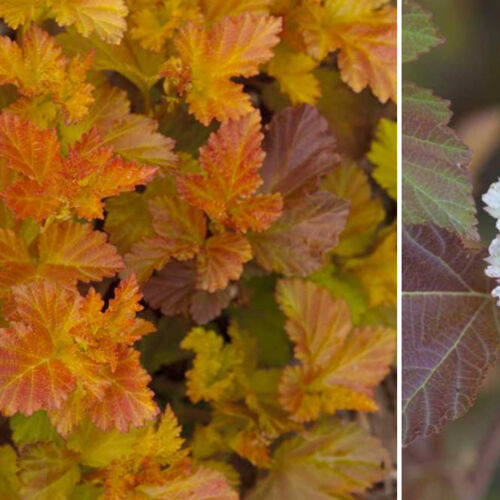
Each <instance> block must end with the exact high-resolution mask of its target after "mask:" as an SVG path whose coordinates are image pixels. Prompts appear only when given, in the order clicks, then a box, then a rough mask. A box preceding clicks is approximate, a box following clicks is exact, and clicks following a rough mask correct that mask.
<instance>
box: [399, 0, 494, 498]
mask: <svg viewBox="0 0 500 500" xmlns="http://www.w3.org/2000/svg"><path fill="white" fill-rule="evenodd" d="M419 3H420V4H421V5H422V6H424V7H426V8H427V9H428V10H430V11H431V12H433V14H434V22H435V24H436V25H437V26H438V27H439V29H440V31H441V34H442V35H443V36H444V38H445V39H446V43H445V44H443V45H441V46H439V47H437V48H436V49H434V50H432V51H431V52H430V53H429V54H426V55H424V56H421V57H420V59H419V60H418V61H417V62H414V63H410V64H405V65H404V66H403V78H404V80H410V81H413V82H415V83H417V84H419V85H421V86H423V87H426V88H430V89H433V90H434V92H435V93H436V94H437V95H439V96H441V97H444V98H446V99H449V100H450V101H451V108H452V110H453V112H454V117H453V121H452V126H453V127H454V128H455V129H456V130H457V131H458V133H459V135H460V136H461V137H462V139H463V140H464V142H465V143H467V144H468V146H469V147H470V148H471V149H472V150H473V151H474V158H473V161H472V165H471V176H472V179H473V183H474V194H475V197H476V203H477V206H478V217H479V227H480V233H481V237H482V244H483V245H488V244H489V242H490V241H491V240H492V239H493V237H494V236H495V234H496V230H495V224H494V220H493V219H492V218H491V217H490V216H488V215H487V214H486V213H485V212H484V211H483V210H482V203H481V195H482V193H484V192H485V191H486V190H487V189H488V186H489V185H490V184H491V183H492V182H493V181H495V180H497V178H499V177H500V30H499V21H500V2H499V1H498V0H439V1H436V0H419ZM403 498H404V500H417V499H418V500H498V499H500V367H497V368H496V369H495V370H492V371H491V372H490V374H489V377H488V379H487V380H486V382H485V383H484V384H483V387H482V388H481V390H480V393H479V397H478V400H477V402H476V404H475V405H474V407H473V409H472V410H471V411H470V412H469V413H467V414H466V415H465V416H464V417H462V418H461V419H459V420H457V421H456V422H454V423H452V424H450V425H448V426H447V427H446V429H445V431H444V432H443V433H441V434H439V435H437V436H435V437H433V438H430V439H424V440H418V441H416V442H415V443H414V444H413V445H411V446H409V447H408V448H406V449H405V450H404V451H403Z"/></svg>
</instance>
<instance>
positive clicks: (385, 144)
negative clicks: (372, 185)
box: [368, 118, 398, 200]
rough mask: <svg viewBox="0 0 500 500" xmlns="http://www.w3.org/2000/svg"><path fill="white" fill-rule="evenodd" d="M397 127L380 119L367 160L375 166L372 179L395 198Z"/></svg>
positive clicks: (394, 123) (393, 123)
mask: <svg viewBox="0 0 500 500" xmlns="http://www.w3.org/2000/svg"><path fill="white" fill-rule="evenodd" d="M397 132H398V127H397V124H396V122H393V121H391V120H387V119H385V118H382V119H381V120H380V122H379V125H378V128H377V132H376V135H375V140H374V141H373V143H372V147H371V151H370V152H369V153H368V159H369V160H370V161H371V162H372V163H373V164H374V165H375V169H374V170H373V177H375V179H376V180H377V182H378V183H379V184H380V185H381V186H382V187H383V188H384V189H385V190H386V191H387V192H388V193H389V195H390V197H391V198H393V199H394V200H395V199H396V198H397V195H398V193H397V187H398V186H397V184H398V183H397V180H398V175H397V171H398V143H397Z"/></svg>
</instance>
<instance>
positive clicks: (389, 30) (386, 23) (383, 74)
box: [293, 0, 397, 102]
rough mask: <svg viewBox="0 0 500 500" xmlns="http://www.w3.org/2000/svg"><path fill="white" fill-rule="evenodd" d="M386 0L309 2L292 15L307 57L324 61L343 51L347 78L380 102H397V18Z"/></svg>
mask: <svg viewBox="0 0 500 500" xmlns="http://www.w3.org/2000/svg"><path fill="white" fill-rule="evenodd" d="M387 3H388V1H387V0H326V2H325V3H324V4H322V3H321V2H318V1H316V0H306V1H305V2H304V3H303V5H302V6H301V7H299V8H298V9H296V11H295V12H294V13H293V17H294V22H296V23H297V25H298V26H299V29H300V34H301V35H302V38H303V42H304V44H305V46H306V49H307V51H308V53H309V54H310V55H311V56H313V57H314V58H316V59H317V60H318V61H321V60H322V59H324V58H325V57H326V55H327V54H328V53H329V52H330V51H335V50H340V52H339V55H338V65H339V68H340V71H341V74H342V79H343V80H344V81H345V82H346V83H347V84H348V85H350V87H351V88H352V89H353V90H354V91H356V92H360V91H361V90H363V89H364V88H365V87H366V86H368V85H369V86H370V87H371V89H372V91H373V93H374V94H375V95H376V96H377V97H378V99H379V100H380V101H381V102H386V101H387V100H388V99H393V100H396V77H397V71H396V70H397V66H396V62H397V15H396V8H395V7H393V6H391V5H386V4H387Z"/></svg>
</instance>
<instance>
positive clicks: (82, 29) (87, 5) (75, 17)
mask: <svg viewBox="0 0 500 500" xmlns="http://www.w3.org/2000/svg"><path fill="white" fill-rule="evenodd" d="M45 2H46V4H47V5H48V6H49V7H50V8H51V9H52V12H53V14H54V16H55V18H56V21H57V23H58V24H60V25H61V26H69V25H72V24H74V25H75V27H76V29H77V30H78V32H79V33H81V34H82V35H83V36H85V37H88V36H89V35H91V34H92V33H96V34H97V36H99V38H101V39H102V40H105V41H106V42H108V43H112V44H118V43H120V40H121V39H122V37H123V32H124V31H125V29H126V28H127V23H126V22H125V18H126V16H127V13H128V9H127V7H126V6H125V3H124V2H123V0H106V1H105V2H103V1H101V0H45Z"/></svg>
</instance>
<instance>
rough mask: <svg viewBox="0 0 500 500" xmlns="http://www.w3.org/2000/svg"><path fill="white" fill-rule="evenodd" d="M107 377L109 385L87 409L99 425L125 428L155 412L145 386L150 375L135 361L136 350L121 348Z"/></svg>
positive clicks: (136, 357) (139, 422)
mask: <svg viewBox="0 0 500 500" xmlns="http://www.w3.org/2000/svg"><path fill="white" fill-rule="evenodd" d="M108 380H109V382H110V386H109V387H108V388H107V390H106V392H105V394H104V398H103V399H102V401H100V402H99V403H97V404H96V405H94V406H93V407H91V408H90V410H89V416H90V418H91V420H92V421H93V422H94V424H95V425H96V426H97V427H98V428H99V429H102V430H108V429H111V428H112V427H116V428H117V429H118V430H119V431H121V432H126V431H127V430H128V429H129V428H130V427H131V426H136V427H137V426H140V425H142V424H144V423H145V422H146V421H148V420H150V419H152V418H153V417H154V416H155V415H156V414H157V413H158V411H159V410H158V407H157V406H156V404H155V403H154V401H153V392H152V391H151V390H150V389H148V388H147V384H148V382H149V381H150V380H151V378H150V376H149V375H148V374H147V373H146V371H145V370H144V369H143V368H142V367H141V365H140V363H139V352H137V351H134V350H132V349H128V348H126V349H123V350H122V351H121V352H120V355H119V359H118V363H117V366H116V370H115V371H114V372H113V373H110V374H109V375H108Z"/></svg>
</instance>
